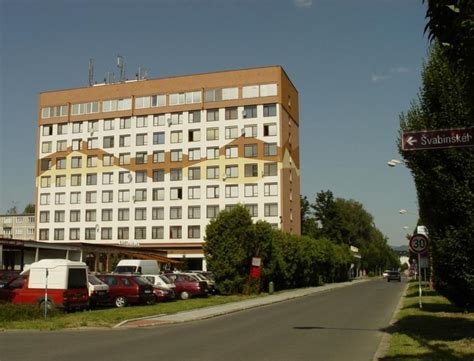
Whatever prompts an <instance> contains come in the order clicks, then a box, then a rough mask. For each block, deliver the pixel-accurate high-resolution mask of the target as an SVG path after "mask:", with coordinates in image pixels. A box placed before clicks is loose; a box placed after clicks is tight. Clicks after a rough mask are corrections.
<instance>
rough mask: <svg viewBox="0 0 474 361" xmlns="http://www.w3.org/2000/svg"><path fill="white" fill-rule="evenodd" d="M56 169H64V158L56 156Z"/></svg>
mask: <svg viewBox="0 0 474 361" xmlns="http://www.w3.org/2000/svg"><path fill="white" fill-rule="evenodd" d="M56 169H66V158H56Z"/></svg>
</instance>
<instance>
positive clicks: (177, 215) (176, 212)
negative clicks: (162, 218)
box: [170, 207, 182, 219]
mask: <svg viewBox="0 0 474 361" xmlns="http://www.w3.org/2000/svg"><path fill="white" fill-rule="evenodd" d="M181 218H182V210H181V207H170V219H181Z"/></svg>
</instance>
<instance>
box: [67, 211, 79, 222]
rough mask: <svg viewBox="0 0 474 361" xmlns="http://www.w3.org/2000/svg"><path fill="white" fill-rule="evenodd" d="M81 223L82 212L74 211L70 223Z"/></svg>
mask: <svg viewBox="0 0 474 361" xmlns="http://www.w3.org/2000/svg"><path fill="white" fill-rule="evenodd" d="M80 221H81V211H79V210H73V211H70V212H69V222H80Z"/></svg>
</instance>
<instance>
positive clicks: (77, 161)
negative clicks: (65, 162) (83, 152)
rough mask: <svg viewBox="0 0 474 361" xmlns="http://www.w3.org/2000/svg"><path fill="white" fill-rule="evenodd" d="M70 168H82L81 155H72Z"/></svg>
mask: <svg viewBox="0 0 474 361" xmlns="http://www.w3.org/2000/svg"><path fill="white" fill-rule="evenodd" d="M71 168H82V157H72V158H71Z"/></svg>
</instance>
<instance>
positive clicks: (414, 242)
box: [408, 234, 428, 254]
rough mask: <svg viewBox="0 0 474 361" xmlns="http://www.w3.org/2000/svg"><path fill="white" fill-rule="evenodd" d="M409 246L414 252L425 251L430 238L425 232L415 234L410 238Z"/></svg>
mask: <svg viewBox="0 0 474 361" xmlns="http://www.w3.org/2000/svg"><path fill="white" fill-rule="evenodd" d="M408 246H409V247H410V250H411V251H412V252H414V253H418V254H420V253H423V252H425V251H426V250H427V248H428V238H427V237H426V236H425V235H424V234H415V235H413V236H412V237H411V238H410V242H409V243H408Z"/></svg>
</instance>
